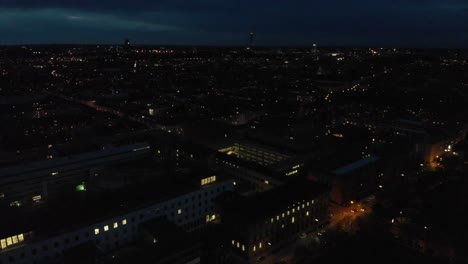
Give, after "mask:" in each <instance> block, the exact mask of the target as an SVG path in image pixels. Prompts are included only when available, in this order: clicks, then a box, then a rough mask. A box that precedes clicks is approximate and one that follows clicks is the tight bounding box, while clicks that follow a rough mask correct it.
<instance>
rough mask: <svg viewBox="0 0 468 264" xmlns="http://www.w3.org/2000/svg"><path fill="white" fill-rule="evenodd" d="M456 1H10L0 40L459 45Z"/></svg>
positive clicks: (463, 10) (467, 24)
mask: <svg viewBox="0 0 468 264" xmlns="http://www.w3.org/2000/svg"><path fill="white" fill-rule="evenodd" d="M467 11H468V4H467V3H465V2H464V1H459V0H450V1H436V0H431V1H412V2H411V3H408V1H374V2H369V1H366V2H365V3H364V2H361V3H347V2H346V1H341V0H334V1H328V2H327V3H324V2H310V1H298V2H296V3H295V4H294V5H290V4H286V3H269V2H265V1H256V2H255V3H249V2H247V1H236V2H232V3H231V2H223V3H218V2H216V1H208V0H205V1H198V2H197V3H196V4H195V3H183V2H182V1H162V2H161V1H160V2H158V3H152V2H148V1H144V0H139V1H133V2H129V1H114V2H108V1H100V2H99V3H94V2H92V1H80V2H79V3H78V2H72V1H53V0H49V1H41V3H40V4H39V3H38V2H37V1H10V0H4V1H2V2H1V3H0V14H1V16H0V34H2V35H3V36H4V38H2V40H0V45H12V44H13V45H14V44H120V43H122V41H123V39H125V38H130V39H131V40H132V43H137V44H157V45H201V46H217V45H219V46H247V45H248V44H249V38H248V33H249V32H255V35H256V37H255V45H256V46H312V44H314V43H320V45H321V46H360V47H362V46H374V47H375V46H382V47H414V48H464V47H466V46H467V44H468V34H466V32H468V21H467V20H468V18H467V17H468V16H467V15H466V14H467Z"/></svg>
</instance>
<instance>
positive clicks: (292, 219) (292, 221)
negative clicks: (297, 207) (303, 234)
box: [291, 216, 294, 224]
mask: <svg viewBox="0 0 468 264" xmlns="http://www.w3.org/2000/svg"><path fill="white" fill-rule="evenodd" d="M291 223H293V224H294V216H293V217H292V218H291Z"/></svg>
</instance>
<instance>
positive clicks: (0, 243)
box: [0, 239, 7, 249]
mask: <svg viewBox="0 0 468 264" xmlns="http://www.w3.org/2000/svg"><path fill="white" fill-rule="evenodd" d="M6 247H7V244H6V239H2V240H1V241H0V248H1V249H4V248H6Z"/></svg>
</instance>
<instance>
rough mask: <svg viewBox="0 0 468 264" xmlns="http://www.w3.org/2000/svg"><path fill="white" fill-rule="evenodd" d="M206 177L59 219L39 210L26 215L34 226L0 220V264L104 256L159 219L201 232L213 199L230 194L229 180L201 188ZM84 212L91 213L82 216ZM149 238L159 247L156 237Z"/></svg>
mask: <svg viewBox="0 0 468 264" xmlns="http://www.w3.org/2000/svg"><path fill="white" fill-rule="evenodd" d="M208 175H209V174H208ZM208 175H206V176H200V177H199V178H197V179H193V181H190V182H187V183H186V184H181V183H180V182H178V181H173V182H172V183H165V182H162V183H165V184H162V183H161V184H160V186H156V187H154V186H148V188H146V189H145V190H143V189H139V190H137V193H138V195H144V197H147V199H148V200H145V201H141V199H139V198H138V197H137V195H136V194H133V196H128V197H127V196H124V197H120V196H118V195H117V196H116V197H114V198H113V199H116V200H115V201H112V200H109V201H107V202H104V203H103V202H102V201H101V199H100V198H99V197H98V198H96V200H95V201H89V203H85V204H80V203H77V204H73V205H70V206H68V208H67V209H62V211H61V213H60V214H57V213H54V212H48V211H44V212H42V211H40V210H39V211H38V212H32V215H31V216H30V217H31V219H34V221H28V219H27V217H24V216H23V217H22V216H18V215H17V214H7V216H3V217H2V219H0V263H10V259H15V260H16V259H17V260H20V259H22V263H23V262H24V263H34V261H37V260H40V261H41V263H42V262H43V263H51V262H52V261H53V260H54V259H56V258H57V256H62V254H63V253H64V252H68V251H69V250H73V249H75V248H77V247H80V246H82V245H85V244H88V243H91V244H93V245H95V246H97V247H99V248H100V249H101V250H102V251H104V252H105V253H108V252H110V251H112V250H114V249H116V248H119V247H120V246H122V245H126V244H128V243H132V242H135V241H136V239H137V238H138V237H139V233H138V230H141V229H140V228H139V227H140V225H141V224H143V223H147V222H148V221H152V220H155V219H160V218H165V219H167V220H168V221H170V222H172V223H173V224H174V225H175V226H177V227H178V228H180V229H182V230H185V231H193V230H197V229H199V228H202V227H204V226H205V225H207V224H208V223H209V222H212V221H214V220H215V219H216V215H217V212H216V211H215V207H214V200H215V198H216V197H218V196H219V195H221V194H222V193H224V192H226V191H231V190H233V188H234V185H233V183H232V180H231V179H226V178H222V177H220V176H217V177H216V181H214V182H211V183H209V184H205V185H203V186H202V185H201V184H200V182H201V179H203V178H207V177H208V178H210V177H211V176H208ZM122 202H125V203H128V206H126V207H122V206H121V203H122ZM89 208H92V210H89V211H88V209H89ZM83 212H87V213H86V214H83ZM28 215H29V214H28ZM207 215H209V219H208V218H207ZM7 218H8V219H7ZM207 219H208V220H209V221H207ZM12 222H17V223H18V224H17V227H16V225H15V230H12V229H11V228H9V227H10V226H11V223H12ZM6 223H10V224H6ZM38 223H40V224H39V225H38ZM16 230H23V231H21V232H20V231H16ZM12 232H15V233H12ZM153 238H155V239H156V240H157V241H162V240H161V239H162V238H160V237H153ZM153 238H152V239H151V241H153ZM168 243H169V242H168ZM156 244H157V243H156ZM193 246H195V244H193ZM188 249H190V250H192V249H193V250H194V251H191V252H192V253H195V255H192V253H190V254H188V255H189V256H188V258H191V257H192V256H195V258H196V255H197V254H198V253H196V252H198V248H197V247H195V248H192V247H190V246H188ZM176 250H178V249H177V248H176ZM184 252H185V251H184ZM161 254H162V253H161ZM176 255H177V256H178V254H175V255H172V254H171V256H176ZM21 256H22V257H21ZM179 257H182V255H180V256H179ZM182 258H183V257H182ZM168 263H172V262H168Z"/></svg>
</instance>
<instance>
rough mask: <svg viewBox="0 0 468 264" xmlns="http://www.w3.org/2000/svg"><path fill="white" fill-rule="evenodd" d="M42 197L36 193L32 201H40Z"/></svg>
mask: <svg viewBox="0 0 468 264" xmlns="http://www.w3.org/2000/svg"><path fill="white" fill-rule="evenodd" d="M41 199H42V196H41V195H36V196H33V198H32V200H33V202H36V203H37V202H40V201H41Z"/></svg>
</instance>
